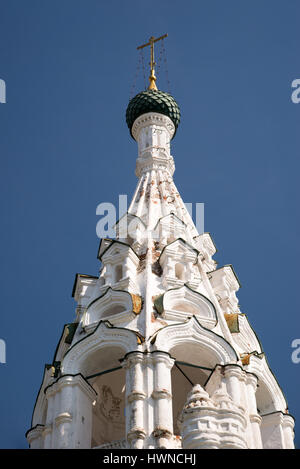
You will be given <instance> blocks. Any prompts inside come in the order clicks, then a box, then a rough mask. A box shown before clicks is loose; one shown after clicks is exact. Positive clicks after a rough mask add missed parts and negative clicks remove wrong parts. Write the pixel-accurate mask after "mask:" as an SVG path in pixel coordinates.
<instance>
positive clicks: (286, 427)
mask: <svg viewBox="0 0 300 469" xmlns="http://www.w3.org/2000/svg"><path fill="white" fill-rule="evenodd" d="M294 425H295V421H294V419H293V417H292V416H291V415H289V414H286V415H283V423H282V428H283V435H284V443H285V449H294V448H295V445H294Z"/></svg>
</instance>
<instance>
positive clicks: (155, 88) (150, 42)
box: [137, 34, 168, 90]
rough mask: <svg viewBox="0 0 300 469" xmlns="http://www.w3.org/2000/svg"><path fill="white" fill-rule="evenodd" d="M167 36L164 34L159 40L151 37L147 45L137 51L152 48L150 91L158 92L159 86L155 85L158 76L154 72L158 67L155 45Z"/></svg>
mask: <svg viewBox="0 0 300 469" xmlns="http://www.w3.org/2000/svg"><path fill="white" fill-rule="evenodd" d="M167 36H168V35H167V34H164V35H163V36H160V37H158V38H155V37H154V36H151V37H150V39H149V42H147V44H143V45H142V46H139V47H137V49H143V48H144V47H146V46H150V49H151V55H150V64H149V65H150V76H149V82H150V85H149V87H148V90H157V86H156V84H155V82H156V76H155V70H154V67H155V65H156V64H155V62H154V44H155V42H157V41H160V40H161V39H164V38H165V37H167Z"/></svg>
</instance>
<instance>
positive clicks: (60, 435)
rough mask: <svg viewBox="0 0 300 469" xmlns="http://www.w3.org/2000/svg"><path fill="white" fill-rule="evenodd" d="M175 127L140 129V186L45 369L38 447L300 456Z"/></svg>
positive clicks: (33, 433) (37, 411)
mask: <svg viewBox="0 0 300 469" xmlns="http://www.w3.org/2000/svg"><path fill="white" fill-rule="evenodd" d="M174 131H175V127H174V124H173V122H172V121H171V119H170V118H169V117H167V116H165V115H162V114H159V113H152V112H151V113H146V114H143V115H141V116H140V117H138V118H137V119H136V121H135V122H134V124H133V127H132V135H133V136H134V138H135V140H136V141H137V142H138V159H137V164H136V174H137V176H138V178H139V181H138V185H137V188H136V191H135V194H134V196H133V199H132V202H131V204H130V207H129V209H128V213H127V214H126V215H125V216H124V217H123V218H122V219H121V220H119V222H118V223H117V225H116V239H114V240H112V239H103V240H102V241H101V243H100V248H99V253H98V258H99V259H100V261H101V271H100V275H99V276H98V277H96V276H89V275H82V274H80V275H79V274H78V275H77V276H76V280H75V284H74V290H73V296H74V299H75V300H76V302H77V308H76V318H75V320H74V323H73V324H68V325H66V326H65V327H64V330H63V333H62V336H61V339H60V341H59V344H58V346H57V349H56V354H55V358H54V361H53V363H52V364H51V365H46V367H45V373H44V378H43V382H42V385H41V388H40V391H39V394H38V397H37V400H36V404H35V408H34V413H33V419H32V425H31V429H30V430H29V431H28V432H27V439H28V442H29V444H30V447H31V448H97V449H101V448H102V449H104V448H109V449H114V448H118V449H124V448H176V449H178V448H196V449H201V448H293V447H294V444H293V425H294V422H293V418H292V417H291V416H290V415H289V414H288V411H287V405H286V401H285V398H284V396H283V393H282V391H281V389H280V387H279V385H278V383H277V381H276V379H275V377H274V375H273V373H272V372H271V370H270V368H269V366H268V364H267V361H266V358H265V356H264V354H263V351H262V348H261V345H260V343H259V341H258V339H257V337H256V334H255V333H254V331H253V330H252V328H251V326H250V324H249V322H248V319H247V317H246V316H245V315H244V314H243V313H242V312H241V311H240V309H239V304H238V300H237V297H236V292H237V291H238V289H239V287H240V285H239V281H238V279H237V277H236V274H235V273H234V270H233V268H232V266H224V267H221V268H218V269H217V268H216V262H215V261H214V260H213V259H212V256H213V255H214V253H215V252H216V248H215V246H214V243H213V241H212V239H211V237H210V235H209V234H208V233H198V232H197V229H196V227H195V225H194V223H193V221H192V218H191V217H190V215H189V213H188V211H187V209H186V207H185V205H184V203H183V201H182V199H181V197H180V195H179V193H178V191H177V189H176V186H175V184H174V181H173V172H174V169H175V166H174V160H173V157H172V156H171V154H170V140H171V138H172V136H173V134H174Z"/></svg>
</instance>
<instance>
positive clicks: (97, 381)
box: [90, 369, 126, 449]
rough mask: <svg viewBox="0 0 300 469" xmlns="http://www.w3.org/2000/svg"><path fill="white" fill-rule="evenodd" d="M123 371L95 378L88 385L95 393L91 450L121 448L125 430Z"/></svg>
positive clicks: (123, 445)
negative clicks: (90, 385)
mask: <svg viewBox="0 0 300 469" xmlns="http://www.w3.org/2000/svg"><path fill="white" fill-rule="evenodd" d="M125 382H126V379H125V370H124V369H119V370H115V371H111V372H110V373H105V374H103V375H100V376H96V377H95V378H93V379H92V380H90V383H91V384H92V386H93V388H94V389H95V391H96V392H97V400H96V401H95V402H94V404H93V416H92V442H91V446H92V448H97V447H101V448H103V449H105V448H107V449H109V448H115V447H119V448H123V447H125V446H126V443H125V438H126V428H125V391H126V389H125Z"/></svg>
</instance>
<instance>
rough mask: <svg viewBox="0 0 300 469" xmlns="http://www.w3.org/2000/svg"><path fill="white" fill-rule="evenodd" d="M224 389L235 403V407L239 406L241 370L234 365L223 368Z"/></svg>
mask: <svg viewBox="0 0 300 469" xmlns="http://www.w3.org/2000/svg"><path fill="white" fill-rule="evenodd" d="M224 373H225V380H226V389H227V392H228V394H229V396H230V397H231V399H232V400H233V402H234V403H235V405H238V406H239V405H241V382H240V379H241V374H242V370H241V368H240V367H239V366H236V365H226V366H225V367H224Z"/></svg>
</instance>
